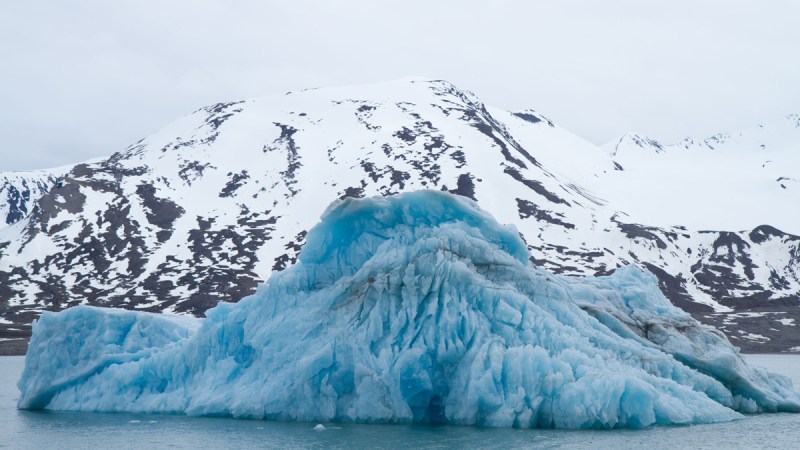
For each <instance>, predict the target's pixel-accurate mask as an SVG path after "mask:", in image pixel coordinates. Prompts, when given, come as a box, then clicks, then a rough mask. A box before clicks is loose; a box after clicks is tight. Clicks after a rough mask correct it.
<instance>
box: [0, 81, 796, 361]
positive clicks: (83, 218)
mask: <svg viewBox="0 0 800 450" xmlns="http://www.w3.org/2000/svg"><path fill="white" fill-rule="evenodd" d="M614 158H615V157H611V156H609V155H607V154H605V153H604V152H602V151H600V150H599V149H598V148H597V147H596V146H594V145H592V144H591V143H589V142H587V141H585V140H582V139H580V138H578V137H576V136H574V135H571V134H570V133H568V132H566V131H565V130H563V129H561V128H559V127H557V126H555V125H554V124H553V123H552V122H550V121H549V120H547V119H546V118H545V117H543V116H541V115H539V114H537V113H535V112H533V111H522V112H516V113H511V112H506V111H501V110H497V109H494V108H490V107H486V106H485V105H483V104H482V103H481V102H480V101H479V100H478V99H477V98H476V97H475V96H474V95H473V94H471V93H469V92H465V91H461V90H459V89H457V88H456V87H454V86H452V85H451V84H449V83H447V82H443V81H430V80H404V81H398V82H391V83H384V84H378V85H370V86H358V87H350V88H334V89H319V90H308V91H302V92H296V93H288V94H286V95H284V96H278V97H264V98H259V99H254V100H248V101H242V102H233V103H225V104H217V105H213V106H210V107H207V108H203V109H200V110H198V111H196V112H195V113H193V114H191V115H189V116H187V117H184V118H182V119H180V120H178V121H177V122H175V123H173V124H171V125H169V126H167V127H166V128H164V129H163V130H161V131H160V132H158V133H156V134H155V135H153V136H150V137H148V138H146V139H143V140H142V141H140V142H138V143H136V144H135V145H133V146H131V147H130V148H128V149H127V150H125V151H124V152H121V153H117V154H115V155H112V156H111V157H109V158H108V159H105V160H102V161H95V162H92V163H87V164H79V165H76V166H74V168H72V170H71V171H70V172H69V173H68V174H67V175H66V176H65V177H64V179H63V181H62V182H60V183H59V185H57V186H56V187H54V188H53V189H51V190H50V191H49V192H48V193H47V194H46V195H44V196H43V197H42V198H41V199H40V200H39V201H38V203H37V207H36V208H35V210H34V211H33V212H32V213H31V214H30V215H29V216H28V217H26V218H25V219H24V220H23V221H21V222H19V223H17V224H15V225H13V226H11V227H7V228H6V229H3V230H0V255H1V256H0V286H1V287H2V289H0V302H2V303H0V305H1V306H0V316H2V317H3V318H4V320H6V321H7V322H12V323H16V324H25V323H29V322H30V321H31V320H32V319H33V318H34V317H36V316H37V315H38V314H39V312H40V311H41V310H42V309H49V310H58V309H62V308H65V307H67V306H71V305H76V304H83V303H88V304H93V305H107V306H119V307H124V308H128V309H134V310H143V311H165V312H173V313H176V312H177V313H192V314H198V315H200V314H202V313H203V312H204V311H205V310H206V309H208V308H209V307H211V306H213V305H215V304H216V303H217V302H218V301H220V300H227V301H230V300H238V299H239V298H242V297H243V296H245V295H247V294H250V293H252V292H254V290H255V287H256V285H257V284H258V283H259V282H261V281H263V280H264V279H265V278H266V277H267V276H268V275H269V273H270V272H271V271H275V270H282V269H284V268H286V267H288V266H289V265H291V264H293V263H294V262H295V260H296V258H297V253H298V251H299V249H300V248H301V247H302V245H303V244H304V238H305V233H306V231H307V230H308V229H309V227H310V226H311V225H313V224H314V223H316V221H317V219H318V218H319V216H320V215H321V213H322V212H323V210H324V208H325V207H326V206H327V205H328V204H329V203H330V202H331V201H332V200H334V199H336V198H344V197H363V196H371V195H392V194H396V193H399V192H405V191H411V190H417V189H423V188H424V189H437V190H445V191H450V192H454V193H457V194H460V195H464V196H466V197H469V198H472V199H475V200H477V201H478V202H479V204H480V205H481V206H482V207H483V208H484V209H486V210H487V211H489V212H491V213H492V214H493V215H494V216H496V217H497V218H498V219H499V220H500V221H501V222H503V223H512V224H514V225H516V227H517V228H518V229H519V230H520V232H521V234H522V235H523V237H524V239H525V240H526V242H527V245H528V246H529V249H530V250H531V252H532V259H533V260H534V262H535V263H536V264H538V265H540V266H542V267H545V268H547V269H549V270H552V271H554V272H556V273H562V274H566V275H596V274H607V273H610V272H612V271H614V270H616V269H617V268H618V267H620V266H622V265H626V264H630V263H638V264H640V265H643V266H646V267H648V268H649V269H650V270H652V271H653V272H654V273H655V274H656V275H657V276H658V277H659V279H660V281H661V287H662V290H663V291H664V292H665V294H666V295H667V296H668V298H670V300H672V301H673V303H675V304H676V305H678V306H680V307H682V308H684V309H686V310H687V311H690V312H693V313H694V314H695V315H696V316H698V317H700V318H701V319H703V320H706V321H712V322H715V323H722V322H725V323H727V324H728V325H726V326H727V327H728V331H729V336H731V337H732V339H734V341H735V342H736V343H737V345H742V346H751V345H752V346H759V348H767V347H768V346H767V345H765V344H775V346H776V347H774V348H773V347H769V348H770V349H771V350H785V349H787V348H788V347H791V346H800V342H794V341H795V340H797V341H800V339H795V338H792V337H789V338H788V339H789V341H791V342H789V341H785V339H784V338H785V337H786V336H787V335H788V333H781V330H787V329H791V327H792V326H793V322H792V321H793V320H794V319H795V316H796V315H797V312H798V310H797V305H798V304H800V301H798V300H799V299H798V297H797V295H798V294H797V293H798V292H800V250H798V248H800V243H799V242H800V240H799V239H798V238H797V237H796V236H793V235H790V234H787V233H784V232H782V231H780V230H777V229H775V228H771V227H759V228H755V229H754V230H748V231H744V232H724V231H720V232H717V231H708V232H707V231H703V232H698V231H694V230H691V229H689V228H686V227H684V226H681V225H680V224H675V225H674V226H670V227H664V226H662V227H653V226H644V225H639V224H636V223H633V222H634V221H633V220H631V219H630V218H629V216H628V215H626V213H625V212H623V211H624V210H622V209H621V208H618V206H617V205H616V204H615V203H613V202H611V201H608V200H607V199H608V198H611V196H609V195H608V194H607V193H606V192H603V191H602V185H601V184H598V183H596V182H595V180H602V179H603V178H604V177H610V176H613V175H615V174H614V172H615V171H616V172H619V167H618V166H619V165H620V163H618V162H616V161H615V159H614ZM753 308H756V309H762V310H765V311H767V312H768V313H769V314H766V313H764V314H762V315H761V316H758V317H757V318H756V319H754V317H756V316H753V315H752V314H749V315H746V316H743V317H738V316H736V315H733V314H731V313H732V312H736V311H742V310H747V311H752V309H753ZM759 314H761V313H759ZM745 319H747V320H745ZM797 319H800V317H797ZM739 322H747V323H749V324H750V325H747V326H746V327H745V328H741V329H740V327H739V326H738V325H737V324H738V323H739ZM742 326H744V325H742ZM773 330H774V331H773ZM740 331H741V333H740ZM762 336H763V337H764V338H765V339H767V341H765V339H762V338H761V337H762Z"/></svg>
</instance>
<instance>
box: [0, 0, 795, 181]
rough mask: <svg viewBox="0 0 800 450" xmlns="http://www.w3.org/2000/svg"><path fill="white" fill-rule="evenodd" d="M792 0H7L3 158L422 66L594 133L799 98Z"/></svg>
mask: <svg viewBox="0 0 800 450" xmlns="http://www.w3.org/2000/svg"><path fill="white" fill-rule="evenodd" d="M798 18H800V1H788V0H787V1H780V0H774V1H769V2H757V1H735V0H725V1H721V0H719V1H712V0H686V1H676V0H673V1H669V2H666V1H642V0H636V1H634V0H631V1H616V0H615V1H588V0H587V1H561V0H560V1H552V0H548V1H514V2H512V1H433V0H426V1H412V0H403V1H391V2H389V1H386V2H381V1H376V0H372V1H350V0H347V1H337V2H331V1H317V2H310V1H295V0H293V1H281V2H252V3H250V2H243V1H211V0H192V1H174V2H172V1H166V0H161V1H142V0H139V1H119V0H114V1H107V0H101V1H60V0H58V1H56V0H53V1H36V0H26V1H6V2H3V4H2V6H0V102H1V103H0V105H1V106H2V107H1V108H0V115H1V116H0V138H2V141H0V145H1V146H2V147H0V155H1V156H2V158H0V171H4V170H22V169H35V168H45V167H53V166H58V165H63V164H68V163H73V162H78V161H82V160H85V159H89V158H92V157H96V156H103V155H109V154H111V153H113V152H115V151H119V150H121V149H123V148H125V147H126V146H127V145H128V144H130V143H132V142H135V141H137V140H138V139H139V138H141V137H144V136H147V135H148V134H150V133H152V132H154V131H156V130H158V129H159V128H161V127H163V126H164V125H166V124H167V123H169V122H171V121H173V120H175V119H177V118H178V117H180V116H182V115H185V114H187V113H190V112H191V111H194V110H196V109H197V108H199V107H201V106H204V105H207V104H210V103H214V102H217V101H226V100H235V99H242V98H249V97H256V96H260V95H265V94H272V93H282V92H285V91H288V90H295V89H301V88H306V87H316V86H327V85H342V84H360V83H369V82H376V81H384V80H390V79H395V78H402V77H405V76H429V77H435V78H444V79H447V80H449V81H452V82H453V83H455V84H456V85H458V86H459V87H461V88H464V89H469V90H471V91H473V92H475V93H476V94H478V96H479V97H480V98H481V99H482V100H483V101H484V102H485V103H487V104H490V105H493V106H497V107H500V108H504V109H511V110H514V109H522V108H533V109H536V110H537V111H539V112H541V113H543V114H545V115H547V116H549V117H550V118H551V119H553V120H554V121H556V122H557V123H558V124H560V125H561V126H563V127H565V128H567V129H569V130H571V131H572V132H574V133H576V134H578V135H581V136H583V137H585V138H587V139H589V140H591V141H593V142H595V143H604V142H607V141H609V140H611V139H614V138H615V137H618V136H619V135H621V134H623V133H625V132H628V131H637V132H640V133H643V134H648V135H650V136H652V137H654V138H656V139H659V140H662V141H665V142H671V141H675V140H678V139H680V138H682V137H684V136H687V135H694V136H706V135H710V134H714V133H716V132H720V131H732V130H737V129H740V128H744V127H748V126H752V125H755V124H758V123H760V122H764V121H767V120H771V119H776V118H778V117H781V116H784V115H786V114H789V113H800V26H798V25H797V20H798Z"/></svg>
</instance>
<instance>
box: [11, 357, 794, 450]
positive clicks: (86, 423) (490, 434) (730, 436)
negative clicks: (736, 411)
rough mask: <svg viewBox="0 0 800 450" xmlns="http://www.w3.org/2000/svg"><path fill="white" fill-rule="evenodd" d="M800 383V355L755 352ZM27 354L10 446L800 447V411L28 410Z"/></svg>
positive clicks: (14, 368) (17, 367)
mask: <svg viewBox="0 0 800 450" xmlns="http://www.w3.org/2000/svg"><path fill="white" fill-rule="evenodd" d="M748 359H749V360H750V361H751V362H752V363H753V364H756V365H760V366H764V367H767V368H768V369H770V370H772V371H775V372H779V373H783V374H784V375H787V376H790V377H792V378H793V379H794V380H795V384H796V385H800V356H794V355H753V356H748ZM23 363H24V358H23V357H21V356H3V357H0V448H14V449H17V448H20V449H26V448H35V449H40V448H108V449H114V450H119V449H125V448H198V447H202V448H206V449H214V448H280V449H293V448H302V449H305V448H311V449H314V448H319V449H329V448H332V449H337V448H358V449H362V448H365V449H373V448H385V449H395V448H460V449H468V448H498V449H504V450H507V449H516V448H566V449H580V448H614V449H621V448H645V449H648V450H649V449H666V448H680V449H686V448H707V449H720V448H722V449H726V450H728V449H734V448H782V449H790V448H800V414H763V415H757V416H749V417H747V418H746V419H744V420H738V421H734V422H729V423H724V424H716V425H697V426H687V427H652V428H648V429H645V430H611V431H559V430H514V429H487V428H476V427H449V426H439V427H433V426H411V425H350V424H341V425H335V424H333V425H332V424H326V425H327V426H328V428H327V429H326V430H325V431H315V430H314V425H316V424H314V423H279V422H266V421H259V420H234V419H221V418H202V417H184V416H164V415H147V414H98V413H63V412H43V411H19V410H17V409H16V400H17V398H18V397H19V391H18V390H17V388H16V383H17V380H18V379H19V376H20V374H21V373H22V367H23Z"/></svg>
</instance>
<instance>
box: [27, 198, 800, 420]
mask: <svg viewBox="0 0 800 450" xmlns="http://www.w3.org/2000/svg"><path fill="white" fill-rule="evenodd" d="M19 388H20V391H21V396H20V399H19V405H18V406H19V407H20V408H29V409H39V408H46V409H53V410H74V411H130V412H153V413H178V414H189V415H223V416H233V417H240V418H264V419H276V420H302V421H343V422H381V423H387V422H388V423H391V422H406V423H408V422H427V423H449V424H462V425H471V424H476V425H487V426H509V427H510V426H514V427H558V428H612V427H643V426H648V425H652V424H696V423H711V422H719V421H727V420H732V419H737V418H739V417H741V414H740V413H756V412H775V411H800V397H799V396H798V393H797V392H796V391H795V390H794V388H793V386H792V385H791V383H790V381H789V380H788V379H786V378H784V377H780V376H777V375H773V374H769V373H767V372H766V371H764V370H762V369H759V368H754V367H750V366H748V365H747V364H745V362H744V361H743V359H742V358H741V356H740V355H739V354H738V352H737V351H736V349H735V348H734V347H733V346H731V344H730V343H729V342H728V341H727V340H726V338H725V337H724V336H723V335H722V334H721V333H720V332H718V331H716V330H714V329H712V328H710V327H707V326H704V325H702V324H700V323H699V322H697V321H696V320H694V319H693V318H692V317H691V316H690V315H688V314H687V313H685V312H684V311H682V310H680V309H678V308H676V307H674V306H672V305H671V304H670V303H669V301H668V300H667V299H666V298H665V297H664V296H663V295H662V294H661V292H660V291H659V289H658V286H657V280H656V279H655V277H654V276H653V275H652V274H650V273H649V272H647V271H644V270H642V269H639V268H637V267H633V266H629V267H623V268H620V269H618V270H617V271H616V272H615V273H614V274H612V275H610V276H606V277H598V278H571V277H562V276H557V275H553V274H551V273H549V272H547V271H545V270H542V269H539V268H536V267H534V266H532V265H531V263H530V262H529V253H528V251H527V248H526V245H525V243H524V242H523V241H522V240H521V238H520V237H519V233H518V232H517V231H516V229H515V228H514V227H512V226H506V225H501V224H499V223H497V221H496V220H495V219H494V218H492V217H491V216H490V215H489V214H488V213H486V212H484V211H482V210H481V209H480V208H479V207H478V206H477V204H476V203H474V202H472V201H471V200H468V199H465V198H462V197H457V196H453V195H450V194H447V193H442V192H433V191H420V192H412V193H406V194H401V195H397V196H393V197H385V198H368V199H346V200H344V201H338V202H336V203H334V204H332V205H331V206H330V207H329V208H328V210H327V211H326V212H325V213H324V215H323V217H322V219H321V222H320V223H319V224H318V225H316V226H315V227H314V228H313V229H312V230H311V231H309V233H308V235H307V241H306V245H305V247H304V248H303V250H302V251H301V253H300V255H299V259H298V262H297V264H296V265H295V266H293V267H291V268H289V269H287V270H285V271H283V272H280V273H275V274H273V275H272V277H271V278H270V279H269V280H268V281H267V282H266V283H265V284H264V285H262V286H261V287H260V288H259V289H258V291H257V292H256V293H255V294H254V295H252V296H250V297H247V298H245V299H243V300H241V301H240V302H238V303H236V304H229V303H222V304H219V305H218V306H217V307H215V308H213V309H211V310H209V311H208V312H207V317H206V318H205V319H203V320H201V321H199V322H197V323H195V322H193V321H191V320H187V319H180V318H171V317H168V316H161V315H156V314H149V313H142V312H131V311H119V310H108V309H102V308H93V307H87V306H79V307H75V308H71V309H68V310H65V311H62V312H58V313H44V314H43V315H42V317H41V318H40V319H39V321H38V322H37V323H36V324H35V326H34V330H33V337H32V339H31V342H30V347H29V350H28V354H27V357H26V360H25V370H24V372H23V375H22V378H21V379H20V381H19Z"/></svg>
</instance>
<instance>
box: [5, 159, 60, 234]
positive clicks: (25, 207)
mask: <svg viewBox="0 0 800 450" xmlns="http://www.w3.org/2000/svg"><path fill="white" fill-rule="evenodd" d="M68 170H69V168H68V167H61V168H57V169H50V170H32V171H20V172H2V173H0V228H2V227H4V226H6V225H13V224H15V223H17V222H19V221H20V220H22V219H23V218H25V216H26V215H28V213H29V212H30V211H31V210H32V209H33V206H34V205H35V204H36V202H37V201H38V200H39V199H40V198H41V197H42V196H44V195H45V194H46V193H47V191H49V190H50V188H51V187H52V186H53V185H54V184H55V183H56V182H57V180H58V178H59V177H61V176H62V175H63V174H64V173H66V172H67V171H68Z"/></svg>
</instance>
